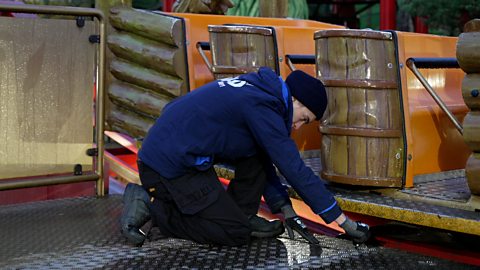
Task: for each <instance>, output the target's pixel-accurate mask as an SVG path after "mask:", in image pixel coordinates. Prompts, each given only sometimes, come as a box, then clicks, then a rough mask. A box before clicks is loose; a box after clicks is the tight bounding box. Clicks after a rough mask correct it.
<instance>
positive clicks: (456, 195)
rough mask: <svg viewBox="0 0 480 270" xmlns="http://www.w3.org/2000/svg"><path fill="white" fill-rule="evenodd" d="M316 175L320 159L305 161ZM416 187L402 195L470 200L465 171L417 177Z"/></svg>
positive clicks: (448, 199)
mask: <svg viewBox="0 0 480 270" xmlns="http://www.w3.org/2000/svg"><path fill="white" fill-rule="evenodd" d="M304 161H305V164H306V165H307V166H309V167H310V168H311V169H312V170H313V171H314V172H315V174H317V175H319V173H320V171H321V170H322V164H321V160H320V158H318V157H313V158H306V159H304ZM414 182H415V186H414V187H413V188H408V189H407V188H406V189H402V190H399V191H400V192H402V193H406V194H412V195H417V196H420V197H426V198H433V199H438V200H444V201H458V202H467V201H468V200H469V199H470V189H469V188H468V184H467V179H466V178H465V170H454V171H446V172H442V173H435V174H426V175H419V176H416V177H415V179H414Z"/></svg>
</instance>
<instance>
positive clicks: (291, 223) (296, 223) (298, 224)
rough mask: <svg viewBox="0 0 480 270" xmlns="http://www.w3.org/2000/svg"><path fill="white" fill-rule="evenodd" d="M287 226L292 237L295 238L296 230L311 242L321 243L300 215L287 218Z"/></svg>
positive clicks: (289, 235) (314, 243)
mask: <svg viewBox="0 0 480 270" xmlns="http://www.w3.org/2000/svg"><path fill="white" fill-rule="evenodd" d="M285 228H287V232H288V237H289V238H290V239H294V238H295V233H294V232H293V231H296V232H297V233H299V234H300V235H301V236H302V237H303V238H304V239H305V240H307V241H308V242H309V243H310V244H313V245H318V244H320V242H319V241H318V239H317V238H315V236H313V234H312V233H311V232H310V231H309V230H308V228H307V226H306V225H305V224H304V223H303V221H302V220H301V219H300V217H298V216H295V217H291V218H286V219H285Z"/></svg>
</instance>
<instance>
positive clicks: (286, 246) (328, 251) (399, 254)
mask: <svg viewBox="0 0 480 270" xmlns="http://www.w3.org/2000/svg"><path fill="white" fill-rule="evenodd" d="M121 209H122V203H121V196H119V195H110V196H107V197H105V198H94V197H88V198H73V199H62V200H51V201H43V202H35V203H28V204H20V205H10V206H1V207H0V231H1V234H0V243H1V245H0V268H1V269H179V268H182V269H291V268H293V269H319V268H320V269H435V270H438V269H475V267H473V266H469V265H462V264H458V263H455V262H451V261H446V260H442V259H438V258H434V257H427V256H422V255H418V254H413V253H408V252H405V251H399V250H394V249H388V248H383V247H367V246H361V247H360V248H355V247H354V246H353V245H352V244H351V243H350V242H349V241H346V240H342V239H336V238H331V237H327V236H322V235H318V236H317V238H318V239H319V240H320V242H321V245H320V246H321V247H320V248H318V247H312V246H310V245H308V244H307V243H306V242H303V241H301V240H290V239H288V238H287V237H286V236H285V235H283V236H281V237H280V238H279V239H266V240H255V241H253V242H252V243H251V244H250V245H248V246H242V247H233V248H232V247H219V246H208V245H199V244H196V243H193V242H191V241H187V240H180V239H171V238H162V237H161V236H160V235H159V234H158V232H156V233H154V234H153V235H152V239H151V240H149V241H147V242H146V243H145V244H144V245H143V246H142V247H132V246H130V245H128V244H127V243H125V240H124V239H123V237H122V236H121V235H120V230H119V224H118V220H119V215H120V213H121Z"/></svg>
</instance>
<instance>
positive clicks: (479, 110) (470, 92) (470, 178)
mask: <svg viewBox="0 0 480 270" xmlns="http://www.w3.org/2000/svg"><path fill="white" fill-rule="evenodd" d="M457 61H458V64H459V65H460V67H461V68H462V69H463V71H465V72H466V73H467V74H466V75H465V78H464V79H463V82H462V96H463V99H464V100H465V104H466V105H467V106H468V108H469V109H470V112H469V113H467V115H466V116H465V118H464V119H463V139H464V140H465V143H467V145H468V146H469V147H470V149H471V150H472V151H473V154H472V155H471V156H470V157H469V159H468V161H467V164H466V167H465V172H466V177H467V183H468V187H469V188H470V192H471V193H472V194H474V195H480V153H479V152H480V97H479V95H480V93H479V92H480V20H479V19H474V20H471V21H469V22H467V23H466V24H465V27H464V32H463V33H462V34H460V36H459V37H458V41H457Z"/></svg>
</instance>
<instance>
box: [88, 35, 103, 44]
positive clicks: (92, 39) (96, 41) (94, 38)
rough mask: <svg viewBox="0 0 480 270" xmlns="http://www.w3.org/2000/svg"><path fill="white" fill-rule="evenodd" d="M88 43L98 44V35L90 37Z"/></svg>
mask: <svg viewBox="0 0 480 270" xmlns="http://www.w3.org/2000/svg"><path fill="white" fill-rule="evenodd" d="M88 41H90V43H100V35H90V36H89V37H88Z"/></svg>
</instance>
